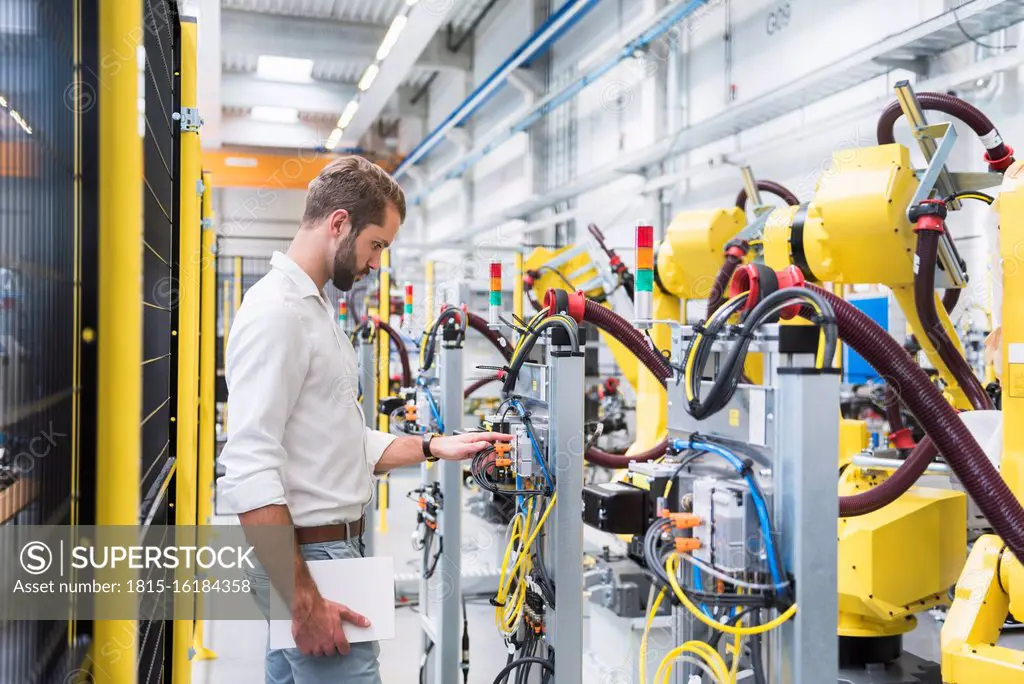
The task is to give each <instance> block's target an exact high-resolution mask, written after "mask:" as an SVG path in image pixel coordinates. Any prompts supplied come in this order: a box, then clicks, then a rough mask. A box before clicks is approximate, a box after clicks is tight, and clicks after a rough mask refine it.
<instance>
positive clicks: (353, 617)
mask: <svg viewBox="0 0 1024 684" xmlns="http://www.w3.org/2000/svg"><path fill="white" fill-rule="evenodd" d="M338 616H339V617H340V618H341V619H342V621H344V622H348V623H351V624H353V625H355V626H356V627H369V626H370V620H369V619H368V618H367V617H366V616H365V615H360V614H359V613H357V612H355V611H354V610H352V609H351V608H349V607H347V606H342V605H339V606H338Z"/></svg>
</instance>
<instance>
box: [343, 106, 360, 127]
mask: <svg viewBox="0 0 1024 684" xmlns="http://www.w3.org/2000/svg"><path fill="white" fill-rule="evenodd" d="M357 109H359V101H358V100H350V101H349V103H348V104H347V105H345V110H344V111H343V112H342V113H341V116H339V117H338V128H347V127H348V125H349V124H350V123H352V117H354V116H355V115H356V110H357Z"/></svg>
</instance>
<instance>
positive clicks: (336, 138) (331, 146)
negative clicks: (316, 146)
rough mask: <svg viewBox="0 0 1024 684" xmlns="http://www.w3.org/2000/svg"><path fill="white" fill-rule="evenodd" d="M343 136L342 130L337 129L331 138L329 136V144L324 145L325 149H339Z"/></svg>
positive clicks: (332, 132)
mask: <svg viewBox="0 0 1024 684" xmlns="http://www.w3.org/2000/svg"><path fill="white" fill-rule="evenodd" d="M341 134H342V130H341V129H340V128H335V129H334V130H333V131H331V134H330V136H328V138H327V143H326V144H325V145H324V147H326V148H327V149H329V150H333V149H334V148H335V147H337V146H338V143H339V142H341Z"/></svg>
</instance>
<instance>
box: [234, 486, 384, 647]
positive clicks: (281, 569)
mask: <svg viewBox="0 0 1024 684" xmlns="http://www.w3.org/2000/svg"><path fill="white" fill-rule="evenodd" d="M238 519H239V521H240V522H241V523H242V527H243V528H245V530H246V536H247V537H248V538H249V540H250V542H251V543H252V545H253V549H254V550H255V552H256V557H257V558H258V559H259V561H260V563H261V564H262V565H263V567H264V569H266V571H267V576H268V577H270V581H271V584H272V585H273V587H274V589H276V590H277V592H278V594H279V595H280V596H281V598H282V599H283V600H284V601H285V605H287V606H288V607H289V609H290V610H291V615H292V636H293V637H295V645H296V646H298V648H299V650H300V651H301V652H302V653H304V654H307V655H334V654H335V653H340V654H341V655H348V653H349V643H348V638H347V637H346V636H345V630H344V628H343V627H342V623H343V622H349V623H351V624H353V625H357V626H359V627H369V626H370V621H369V620H367V619H366V617H364V616H363V615H360V614H359V613H356V612H355V611H353V610H351V609H349V608H348V607H346V606H343V605H341V604H340V603H335V602H334V601H328V600H327V599H325V598H324V597H323V596H322V595H321V594H320V590H319V589H318V588H317V586H316V582H314V581H313V576H312V575H311V574H310V572H309V566H308V565H307V564H306V559H305V558H303V557H302V552H301V550H300V549H299V544H298V541H296V542H295V543H294V545H293V549H292V553H291V557H290V558H289V556H288V554H283V553H281V552H280V549H279V548H278V547H277V545H276V544H271V543H266V545H264V544H261V543H260V541H261V535H260V530H261V529H267V528H268V527H270V526H287V527H291V528H294V523H293V522H292V516H291V512H290V511H289V510H288V507H287V506H281V505H271V506H264V507H262V508H257V509H256V510H253V511H247V512H245V513H241V514H239V516H238ZM262 541H264V542H269V541H270V540H268V539H263V540H262ZM261 551H262V553H261ZM290 576H291V577H294V582H292V581H289V577H290Z"/></svg>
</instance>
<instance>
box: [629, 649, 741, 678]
mask: <svg viewBox="0 0 1024 684" xmlns="http://www.w3.org/2000/svg"><path fill="white" fill-rule="evenodd" d="M684 653H693V654H694V655H696V656H698V657H699V658H700V659H701V660H703V661H704V662H705V663H707V665H708V668H709V669H710V670H711V674H712V676H713V677H714V678H715V679H717V680H718V681H719V682H720V683H721V684H731V682H730V680H729V668H728V667H727V666H726V664H725V660H723V659H722V656H721V655H719V653H718V651H716V650H715V649H713V648H711V647H710V646H708V645H707V644H705V643H704V642H703V641H687V642H686V643H684V644H683V645H681V646H676V647H675V648H674V649H672V650H671V651H669V652H668V653H667V654H666V655H665V657H664V658H663V659H662V661H661V664H660V665H659V666H658V670H657V672H655V673H654V681H655V682H660V683H661V684H668V682H669V677H671V676H672V668H673V667H674V666H675V659H676V658H678V657H679V656H681V655H683V654H684ZM642 684H647V683H646V682H643V683H642Z"/></svg>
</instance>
